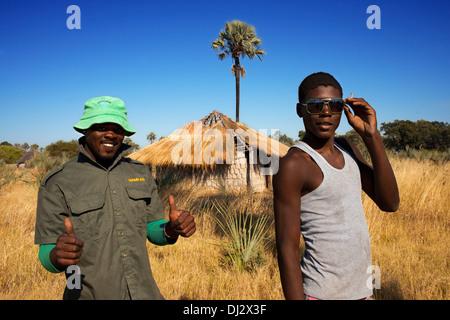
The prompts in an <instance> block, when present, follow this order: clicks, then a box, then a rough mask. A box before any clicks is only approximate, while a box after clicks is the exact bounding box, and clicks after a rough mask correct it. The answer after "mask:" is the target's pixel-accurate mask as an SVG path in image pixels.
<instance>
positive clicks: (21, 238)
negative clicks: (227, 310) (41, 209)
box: [0, 159, 450, 300]
mask: <svg viewBox="0 0 450 320" xmlns="http://www.w3.org/2000/svg"><path fill="white" fill-rule="evenodd" d="M392 165H393V168H394V171H395V173H396V177H397V181H398V185H399V189H400V197H401V203H400V208H399V210H398V211H397V212H396V213H385V212H381V211H380V210H379V209H378V208H376V206H374V205H373V203H372V202H371V200H370V199H368V197H366V196H365V195H363V204H364V209H365V212H366V217H367V221H368V225H369V231H370V235H371V246H372V262H373V264H374V265H376V266H378V267H379V270H380V284H381V288H380V289H378V290H375V299H421V300H428V299H438V300H448V299H449V282H450V268H449V253H450V250H449V243H450V231H449V212H450V185H449V179H448V174H449V169H450V163H446V164H435V163H434V162H431V161H417V160H413V159H394V160H393V161H392ZM16 174H17V175H20V176H21V179H17V180H16V181H12V182H10V183H3V186H1V189H0V238H1V239H2V241H1V242H0V299H30V300H40V299H61V297H62V292H63V288H64V286H65V277H64V275H63V274H51V273H49V272H47V271H46V270H45V269H44V268H43V267H42V266H41V265H40V262H39V260H38V255H37V253H38V247H37V246H36V245H34V221H35V210H36V199H37V188H36V187H35V185H33V184H30V183H27V182H24V181H23V180H27V179H30V180H31V179H32V178H33V177H35V176H36V175H33V174H30V172H26V171H22V172H16ZM0 178H1V177H0ZM169 191H170V193H172V194H173V195H174V196H175V199H176V201H177V207H178V208H183V209H186V210H190V211H191V212H192V214H193V215H194V216H195V217H196V221H197V232H196V234H195V235H194V236H192V237H191V238H189V239H180V240H179V241H178V243H177V244H176V245H174V246H165V247H156V246H154V245H152V244H150V243H148V253H149V258H150V262H151V265H152V269H153V274H154V277H155V279H156V281H157V283H158V285H159V287H160V290H161V292H162V293H163V295H164V296H165V297H166V299H194V300H203V299H212V300H219V299H238V300H240V299H242V300H248V299H261V300H265V299H283V293H282V289H281V285H280V279H279V272H278V266H277V262H276V252H275V243H274V228H273V225H271V222H273V212H272V194H271V193H270V192H266V193H261V194H252V193H241V194H229V193H226V192H224V191H220V190H218V191H217V192H216V193H214V194H205V193H204V192H201V191H198V190H193V189H190V188H182V187H176V188H175V187H174V188H172V187H170V188H167V189H165V190H163V191H161V194H160V195H161V198H162V201H163V203H165V204H167V208H166V210H167V213H168V202H167V197H168V195H169ZM217 203H222V204H223V203H228V204H229V205H228V209H229V210H230V211H233V212H237V211H245V212H246V213H247V214H251V215H252V216H253V221H257V220H258V218H261V217H263V216H266V217H268V218H267V225H266V226H265V230H267V233H266V234H264V236H265V238H264V246H263V248H264V250H263V251H261V252H257V255H256V256H253V258H252V259H251V262H252V263H251V264H250V267H246V268H241V269H238V268H237V267H236V266H235V265H233V264H232V263H230V261H231V260H230V254H229V253H230V251H227V248H229V244H230V242H229V238H227V237H226V236H225V234H224V233H223V231H222V229H221V228H220V227H219V225H218V222H217V221H218V220H217V219H218V216H219V215H218V212H217V206H215V204H217ZM230 214H231V213H230ZM247 227H249V226H247ZM255 250H256V249H255ZM227 253H228V254H227Z"/></svg>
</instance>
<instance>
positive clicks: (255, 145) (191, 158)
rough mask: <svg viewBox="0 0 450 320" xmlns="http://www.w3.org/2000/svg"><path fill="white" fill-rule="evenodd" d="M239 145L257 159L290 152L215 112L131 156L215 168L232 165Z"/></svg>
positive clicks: (163, 163) (159, 163)
mask: <svg viewBox="0 0 450 320" xmlns="http://www.w3.org/2000/svg"><path fill="white" fill-rule="evenodd" d="M244 141H245V143H244ZM236 146H237V147H238V148H240V149H242V148H244V149H245V150H252V151H253V152H255V151H256V150H257V151H258V157H261V155H264V156H267V157H271V156H278V157H282V156H284V155H285V154H286V153H287V151H288V150H289V147H288V146H286V145H285V144H282V143H279V142H278V141H276V140H273V139H270V138H268V137H267V136H266V135H265V134H263V133H261V132H258V131H256V130H254V129H251V128H249V127H248V126H246V125H245V124H243V123H239V122H235V121H233V120H231V119H230V118H229V117H227V116H226V115H224V114H222V113H220V112H218V111H213V112H211V113H210V114H209V115H208V116H206V117H204V118H203V119H201V120H200V121H191V122H189V123H188V124H187V125H185V126H183V127H181V128H180V129H178V130H176V131H174V132H173V133H172V134H171V135H169V136H168V137H166V138H163V139H161V140H159V141H158V142H155V143H153V144H151V145H149V146H147V147H145V148H142V149H141V150H139V151H137V152H134V153H132V154H130V155H129V157H130V158H132V159H135V160H138V161H141V162H144V163H145V164H147V165H148V164H152V165H156V166H169V167H170V166H175V165H178V166H189V167H192V166H195V167H204V168H208V167H209V168H213V167H215V165H217V164H231V163H232V161H234V159H235V157H236ZM272 146H274V148H272ZM241 147H242V148H241ZM277 149H278V150H277ZM200 150H201V152H199V151H200ZM186 151H188V152H186ZM188 153H189V154H188ZM253 155H256V154H255V153H253ZM173 159H174V160H175V163H174V160H173ZM177 162H178V163H177Z"/></svg>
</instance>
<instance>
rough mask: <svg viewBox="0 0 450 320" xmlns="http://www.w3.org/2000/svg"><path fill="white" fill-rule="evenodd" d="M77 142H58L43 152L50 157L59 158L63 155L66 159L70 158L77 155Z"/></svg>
mask: <svg viewBox="0 0 450 320" xmlns="http://www.w3.org/2000/svg"><path fill="white" fill-rule="evenodd" d="M77 148H78V142H77V141H76V140H72V141H70V142H67V141H62V140H58V141H56V142H53V143H51V144H49V145H48V146H47V147H45V151H48V152H49V154H50V156H51V157H60V156H62V155H63V153H65V154H66V156H67V157H69V158H72V157H75V156H76V155H77V154H78V149H77Z"/></svg>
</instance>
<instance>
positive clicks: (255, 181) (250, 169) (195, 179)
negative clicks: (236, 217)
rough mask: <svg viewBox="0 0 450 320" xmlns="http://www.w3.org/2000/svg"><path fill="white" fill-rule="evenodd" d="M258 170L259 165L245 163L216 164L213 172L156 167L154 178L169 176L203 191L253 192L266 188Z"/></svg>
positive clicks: (264, 180)
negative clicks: (244, 189)
mask: <svg viewBox="0 0 450 320" xmlns="http://www.w3.org/2000/svg"><path fill="white" fill-rule="evenodd" d="M260 168H261V165H260V164H256V165H249V164H247V163H245V162H244V163H237V162H235V163H234V164H232V165H226V164H217V165H216V166H215V167H214V169H213V170H210V169H208V170H205V169H192V168H186V167H185V168H181V167H180V168H161V167H158V168H157V169H156V178H157V180H161V179H163V178H164V177H167V176H168V175H169V174H170V175H171V176H172V178H171V179H175V180H182V179H184V180H186V181H191V183H192V184H194V185H196V186H199V187H203V188H205V189H211V190H214V189H216V190H217V189H222V188H223V189H225V190H235V191H236V190H240V189H243V188H246V187H247V186H249V187H251V188H252V190H253V191H262V190H264V189H266V188H267V187H268V186H267V181H268V180H267V177H266V176H264V175H261V174H260ZM170 172H172V173H170ZM248 176H249V177H248ZM247 177H248V178H247Z"/></svg>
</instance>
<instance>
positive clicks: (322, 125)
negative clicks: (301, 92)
mask: <svg viewBox="0 0 450 320" xmlns="http://www.w3.org/2000/svg"><path fill="white" fill-rule="evenodd" d="M330 98H341V93H340V91H339V90H338V89H336V88H335V87H332V86H318V87H316V88H314V89H311V90H309V91H308V93H307V95H306V99H305V101H302V102H303V103H305V102H306V101H308V100H309V99H330ZM300 112H301V116H302V118H303V123H304V125H305V131H306V137H307V138H308V139H311V138H313V139H319V140H328V139H330V138H331V137H334V133H335V131H336V129H337V128H338V126H339V123H340V121H341V115H342V114H332V113H331V112H330V109H329V108H328V105H326V106H325V107H324V109H323V111H322V113H321V114H317V115H313V114H309V113H308V112H307V111H306V107H305V106H302V107H301V108H300Z"/></svg>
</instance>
